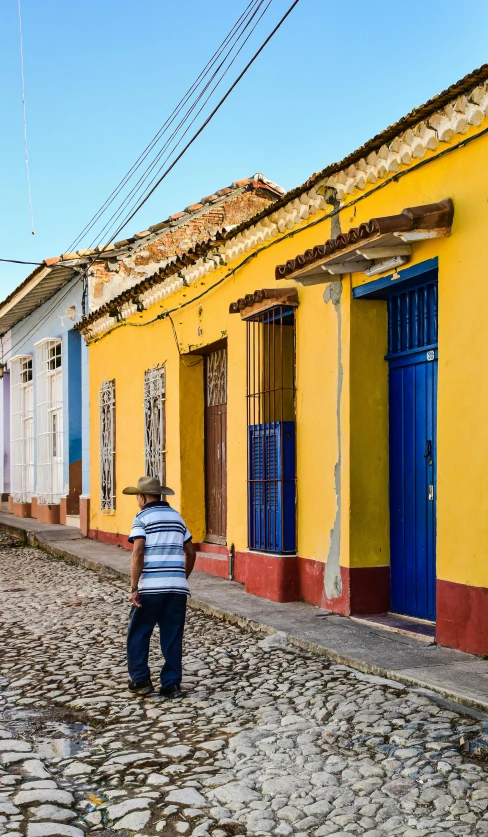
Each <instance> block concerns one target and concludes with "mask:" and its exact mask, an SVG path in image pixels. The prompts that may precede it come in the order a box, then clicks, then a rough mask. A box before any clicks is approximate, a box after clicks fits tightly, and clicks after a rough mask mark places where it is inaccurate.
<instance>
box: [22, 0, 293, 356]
mask: <svg viewBox="0 0 488 837" xmlns="http://www.w3.org/2000/svg"><path fill="white" fill-rule="evenodd" d="M270 2H271V0H270ZM298 3H299V0H294V2H293V3H292V4H291V6H290V7H289V8H288V10H287V11H286V12H285V14H284V15H283V16H282V17H281V19H280V20H279V21H278V23H277V24H276V26H275V27H274V29H273V30H272V31H271V32H270V34H269V35H268V36H267V38H266V39H265V40H264V41H263V43H262V44H261V46H260V47H259V48H258V49H257V50H256V52H255V53H254V55H253V56H252V58H251V59H250V60H249V61H248V63H247V64H246V66H245V67H244V69H243V70H242V71H241V72H240V73H239V75H238V76H237V78H236V79H235V80H234V82H233V83H232V84H231V86H230V87H229V89H228V90H227V92H226V93H225V94H224V96H222V98H221V99H220V101H219V102H218V103H217V105H216V106H215V108H214V109H213V110H212V112H211V113H210V114H209V116H208V117H207V118H206V119H205V121H204V122H203V124H202V125H201V126H200V127H199V128H198V130H197V131H196V132H195V133H194V134H193V136H192V138H191V139H190V140H189V142H188V143H187V144H186V145H185V147H184V148H183V149H182V150H181V151H180V153H179V154H178V156H177V157H176V158H175V160H173V162H172V163H171V164H170V165H169V166H168V167H167V169H166V170H165V171H164V172H163V174H162V175H161V177H160V178H159V179H158V180H157V182H156V183H155V184H154V185H153V186H152V187H151V189H150V190H149V191H148V192H147V194H146V195H145V197H144V198H143V199H142V200H141V201H140V202H139V204H138V205H137V206H136V207H135V209H134V210H133V211H132V213H131V214H130V216H129V217H128V218H126V219H125V220H124V221H123V223H122V226H119V228H118V229H117V230H116V231H115V233H114V234H113V235H112V237H111V238H110V240H109V241H108V242H107V243H106V244H105V245H104V247H103V248H102V249H101V250H100V251H99V252H98V253H97V254H96V255H95V256H94V257H92V258H91V259H89V260H88V262H87V264H85V266H84V268H83V271H82V272H81V273H79V274H78V276H77V278H80V277H81V278H82V279H83V281H85V280H86V278H87V275H88V270H89V269H90V267H91V265H92V264H93V263H94V262H95V261H98V260H99V259H100V257H101V255H102V254H103V253H104V252H105V250H106V249H107V247H108V246H109V245H110V244H111V243H112V241H113V240H114V239H115V238H116V237H117V236H118V234H119V233H120V231H121V230H122V229H123V227H124V226H125V225H126V224H127V223H128V222H129V221H131V220H132V218H134V216H135V215H136V214H137V212H138V211H139V209H141V207H142V206H143V205H144V204H145V203H146V202H147V200H149V198H150V196H151V195H152V194H153V193H154V192H155V191H156V189H157V188H158V186H159V185H160V184H161V183H162V181H163V180H164V179H165V177H167V175H168V174H169V172H170V171H171V170H172V169H173V168H174V167H175V165H176V164H177V163H178V161H179V160H181V158H182V157H183V156H184V154H185V153H186V152H187V151H188V149H189V148H190V147H191V145H193V143H194V142H195V140H196V139H197V138H198V137H199V136H200V134H201V133H202V131H203V130H204V129H205V128H206V126H207V125H208V124H209V122H210V121H211V120H212V119H213V117H214V116H215V115H216V113H217V112H218V111H219V110H220V108H221V107H222V105H223V104H224V102H225V101H226V100H227V99H228V97H229V96H230V94H231V93H232V91H233V90H234V89H235V87H237V85H238V84H239V82H240V81H241V79H242V78H243V77H244V75H245V74H246V72H247V71H248V70H249V68H250V67H251V66H252V64H253V63H254V62H255V61H256V59H257V58H258V56H259V55H260V54H261V52H262V51H263V49H264V48H265V47H266V46H267V44H268V43H269V42H270V40H271V39H272V38H273V36H274V35H275V34H276V32H277V31H278V30H279V29H280V27H281V26H282V25H283V23H284V22H285V20H286V19H287V17H288V16H289V15H290V14H291V12H292V11H293V9H294V8H295V6H297V5H298ZM268 6H269V3H268ZM263 14H264V13H263ZM70 288H71V283H69V286H68V288H67V290H66V292H65V293H64V294H63V296H62V297H61V298H60V299H57V300H56V302H55V303H54V305H53V306H52V308H51V309H50V310H49V311H48V312H46V314H45V315H43V316H42V317H41V318H40V320H39V321H38V322H37V323H36V325H35V326H33V327H32V328H31V329H30V331H29V332H28V334H27V335H24V336H23V338H22V342H24V341H25V339H26V337H27V336H28V335H29V334H30V333H31V332H32V331H33V330H34V328H36V327H37V326H38V325H39V323H40V322H42V321H43V320H44V319H45V318H46V317H47V316H49V314H50V313H51V312H52V311H53V310H54V308H55V307H56V306H57V305H58V304H59V302H61V301H62V300H63V299H64V298H65V297H66V296H67V294H68V292H69V290H70ZM158 319H159V318H158Z"/></svg>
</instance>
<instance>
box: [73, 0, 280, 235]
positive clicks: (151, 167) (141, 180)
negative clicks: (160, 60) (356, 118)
mask: <svg viewBox="0 0 488 837" xmlns="http://www.w3.org/2000/svg"><path fill="white" fill-rule="evenodd" d="M271 2H272V0H269V2H268V4H267V6H266V7H265V9H264V11H263V12H262V13H261V15H260V16H259V18H258V20H257V21H256V23H255V24H254V26H253V27H252V29H251V31H250V32H249V34H248V35H247V37H246V38H245V40H244V41H243V42H242V43H241V45H240V47H239V49H238V50H237V52H236V54H235V55H234V57H233V58H232V60H231V61H230V63H229V64H228V66H227V67H226V68H225V70H224V71H223V72H222V74H221V76H220V78H219V79H218V80H217V82H216V83H215V84H214V86H213V88H212V89H211V90H210V92H209V93H208V95H207V97H206V99H205V101H204V102H203V104H202V105H201V107H200V108H199V109H198V111H197V112H196V114H195V116H194V117H193V119H192V120H191V122H190V123H189V125H187V127H186V129H185V130H184V132H183V134H182V135H181V136H180V137H179V139H178V140H177V141H176V142H175V143H174V145H173V147H172V148H171V150H170V151H169V153H168V154H167V156H166V157H165V159H164V160H163V163H162V164H161V166H160V167H159V168H158V170H157V172H156V175H155V177H153V179H152V180H151V182H150V184H149V185H152V184H153V183H154V181H155V179H156V177H157V174H158V173H159V172H160V171H161V170H162V168H163V167H164V165H165V164H166V163H167V162H168V160H169V159H170V158H171V155H172V154H173V153H174V152H175V150H176V149H177V148H178V146H179V145H180V144H181V142H182V141H183V138H184V137H185V136H186V134H187V133H188V131H189V130H190V128H191V126H192V125H193V124H194V123H195V121H196V119H197V118H198V116H199V115H200V113H201V112H202V110H203V109H204V107H205V105H206V104H207V103H208V101H209V100H210V98H211V97H212V95H213V94H214V93H215V90H216V89H217V87H218V86H219V85H220V84H221V82H222V81H223V79H224V77H225V76H226V75H227V73H228V72H229V70H230V68H231V67H232V65H233V64H234V62H235V60H236V59H237V57H238V55H239V54H240V52H241V51H242V49H243V48H244V46H245V44H246V43H247V41H248V40H249V38H250V37H251V35H252V33H253V32H254V30H255V29H256V26H257V25H258V24H259V22H260V20H261V19H262V17H263V15H264V14H265V13H266V11H267V9H268V8H269V6H270V5H271ZM263 3H264V0H257V2H256V3H255V7H254V9H253V10H252V14H251V15H250V17H249V18H248V20H247V21H246V24H245V26H244V28H243V30H242V32H241V33H240V35H239V37H238V39H237V40H236V42H235V43H234V44H233V45H232V46H231V48H230V49H229V50H228V51H227V54H226V55H225V56H224V58H223V60H222V61H221V62H220V64H219V65H218V67H217V68H216V69H215V70H214V72H213V73H212V75H211V77H210V79H209V81H208V82H207V84H206V85H205V87H204V88H203V90H201V91H200V93H199V95H198V96H197V98H196V100H195V101H194V102H193V104H192V105H191V107H190V108H189V109H188V111H187V112H186V113H185V115H184V116H183V118H182V119H181V120H180V122H179V124H178V125H177V127H176V128H175V129H174V131H173V133H172V134H171V135H170V136H169V137H168V139H167V140H166V142H165V143H164V145H163V147H162V148H161V149H160V150H159V152H158V153H157V155H156V157H155V158H154V160H153V161H152V162H151V163H150V165H149V166H148V167H147V168H146V170H145V171H144V172H143V174H142V175H141V177H140V178H139V180H138V181H137V183H136V184H135V185H134V186H133V187H132V189H131V191H130V192H129V193H128V195H127V196H126V197H125V198H124V199H123V201H122V203H121V204H120V206H119V207H118V208H117V209H116V210H115V212H114V213H113V214H112V216H111V217H110V218H109V219H108V221H107V222H106V223H105V225H104V227H103V228H102V229H101V230H100V232H99V233H98V235H97V237H96V238H95V239H94V240H93V241H92V242H91V243H90V245H89V247H88V249H94V248H95V246H96V245H97V243H99V242H100V241H101V239H102V238H103V237H104V236H105V235H108V234H109V231H110V229H111V227H113V222H118V221H119V219H120V217H121V216H122V215H123V213H124V211H126V210H127V207H128V205H129V202H130V201H131V199H132V202H131V203H130V208H129V212H130V211H131V210H132V208H133V207H134V205H135V203H136V201H137V194H138V193H141V194H142V192H143V186H144V184H145V183H146V181H147V180H148V178H149V176H150V174H151V172H152V171H153V170H154V169H155V168H156V166H157V165H158V163H159V162H160V160H161V158H162V156H163V154H164V153H165V151H167V149H168V147H169V145H170V144H171V142H172V141H173V140H174V139H175V137H177V135H178V132H179V131H180V130H181V129H182V128H183V126H184V125H185V122H187V121H188V119H189V118H190V116H191V114H192V112H193V111H194V109H195V108H196V107H197V105H198V104H199V102H200V101H201V99H202V98H203V96H204V94H205V93H206V91H207V90H208V88H209V87H210V85H211V84H212V82H213V81H214V79H215V78H216V77H217V75H218V73H219V71H220V70H221V69H222V67H223V66H224V64H225V62H226V61H227V59H228V58H229V56H230V55H231V53H232V51H233V50H234V49H235V48H236V46H237V44H238V43H239V39H241V38H242V36H243V35H244V33H245V31H246V29H248V28H249V26H250V24H251V22H252V20H253V19H254V17H255V16H256V14H257V13H258V11H259V9H260V8H261V6H262V5H263ZM126 217H127V216H126ZM126 223H127V220H125V219H124V220H123V221H122V222H121V223H120V225H119V227H118V230H117V233H116V236H118V234H119V232H120V231H121V230H122V229H123V228H124V226H125V225H126ZM116 236H115V237H116Z"/></svg>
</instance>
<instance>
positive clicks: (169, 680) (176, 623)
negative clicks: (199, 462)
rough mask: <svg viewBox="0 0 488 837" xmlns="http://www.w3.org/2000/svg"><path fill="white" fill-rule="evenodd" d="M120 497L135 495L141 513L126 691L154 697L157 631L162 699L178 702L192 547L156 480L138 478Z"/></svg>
mask: <svg viewBox="0 0 488 837" xmlns="http://www.w3.org/2000/svg"><path fill="white" fill-rule="evenodd" d="M122 493H123V494H136V495H137V502H138V504H139V508H140V509H141V511H140V512H139V513H138V514H136V516H135V518H134V523H133V524H132V529H131V533H130V536H129V543H132V544H133V548H132V560H131V581H130V583H131V589H130V600H131V603H132V610H131V615H130V619H129V629H128V633H127V663H128V668H129V676H130V681H129V691H130V692H131V694H133V695H147V694H149V693H150V692H152V691H153V685H152V683H151V674H150V671H149V666H148V657H149V643H150V641H151V635H152V632H153V630H154V628H155V626H156V624H157V625H158V626H159V638H160V643H161V651H162V653H163V657H164V660H165V662H164V665H163V667H162V669H161V689H160V694H161V695H163V696H164V697H166V698H180V697H182V691H181V677H182V654H183V629H184V627H185V615H186V598H187V596H189V594H190V590H189V587H188V581H187V579H188V577H189V575H190V573H191V571H192V570H193V567H194V565H195V557H196V552H195V547H194V545H193V543H192V540H191V535H190V533H189V531H188V529H187V528H186V525H185V523H184V521H183V519H182V517H181V515H179V514H178V512H177V511H176V510H175V509H172V508H171V506H170V505H169V503H167V502H166V501H165V500H162V499H161V498H162V497H165V496H168V495H171V494H174V491H172V490H171V488H167V487H166V486H164V485H161V484H160V482H159V480H158V479H156V478H155V477H141V478H140V480H139V481H138V483H137V486H129V487H128V488H124V490H123V492H122Z"/></svg>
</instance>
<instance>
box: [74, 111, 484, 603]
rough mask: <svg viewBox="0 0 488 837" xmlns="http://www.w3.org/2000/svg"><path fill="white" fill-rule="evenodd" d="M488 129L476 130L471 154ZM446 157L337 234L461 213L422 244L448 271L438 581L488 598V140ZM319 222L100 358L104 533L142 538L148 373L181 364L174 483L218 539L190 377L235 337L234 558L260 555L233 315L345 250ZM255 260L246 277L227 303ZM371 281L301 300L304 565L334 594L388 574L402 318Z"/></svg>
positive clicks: (355, 214)
mask: <svg viewBox="0 0 488 837" xmlns="http://www.w3.org/2000/svg"><path fill="white" fill-rule="evenodd" d="M487 122H488V120H485V122H484V123H483V125H482V126H480V127H479V128H471V129H469V130H468V131H467V133H466V134H465V139H468V138H469V137H470V136H473V135H474V134H476V133H477V132H478V131H480V130H482V129H483V128H485V127H486V123H487ZM456 140H457V141H458V142H459V137H457V138H456ZM454 144H455V143H454V142H453V143H452V146H454ZM443 148H444V153H443V154H436V153H435V152H428V153H427V155H426V156H425V158H424V159H423V160H422V163H421V164H419V163H418V162H416V161H415V160H414V161H413V162H412V163H411V164H410V165H409V166H402V168H401V171H400V172H399V175H401V176H398V175H397V176H392V177H390V179H389V181H388V183H387V184H386V186H385V187H384V188H383V184H384V183H385V181H381V182H378V183H377V184H376V185H375V186H371V185H370V184H368V188H369V192H368V191H367V190H364V191H363V192H356V193H354V194H353V195H351V196H349V197H348V205H346V206H345V207H344V208H342V209H341V211H340V213H339V216H338V217H337V216H336V218H335V228H334V234H337V232H338V229H337V221H338V220H339V224H340V229H342V230H344V231H345V230H347V229H349V228H350V227H351V226H357V225H358V224H359V223H360V222H362V221H367V220H369V219H370V218H372V217H375V216H381V215H391V214H395V213H398V212H401V211H402V210H403V209H404V208H405V207H408V206H416V205H419V204H425V203H432V202H435V201H439V200H442V199H444V198H447V197H450V198H452V200H453V201H454V206H455V215H454V225H453V231H452V236H451V237H450V238H445V239H433V240H430V241H421V242H417V243H415V245H414V255H413V257H412V259H411V262H410V265H413V264H416V263H420V262H422V261H424V260H427V259H430V258H433V257H438V259H439V393H438V463H437V480H438V496H437V531H438V540H437V575H438V578H440V579H445V580H448V581H454V582H458V583H462V584H467V585H475V586H476V585H478V586H483V587H488V538H487V535H488V491H487V490H486V487H485V473H486V462H487V459H488V440H487V435H486V431H485V428H486V414H487V409H488V376H487V375H486V372H485V370H486V367H487V361H488V347H487V346H486V345H485V341H484V332H485V319H486V313H485V307H486V306H485V303H484V298H485V296H484V288H485V262H486V256H485V255H484V231H485V230H486V225H487V221H488V201H487V198H488V173H487V167H486V159H487V154H488V139H487V137H485V136H483V137H481V138H479V139H476V141H474V142H471V143H469V144H466V145H465V146H464V147H461V148H458V149H456V150H454V151H453V152H452V153H448V154H446V153H445V146H444V147H443ZM426 161H428V162H427V163H426ZM330 209H332V206H331V207H330ZM326 214H327V212H321V213H320V216H325V215H326ZM320 216H316V217H315V219H314V223H313V224H309V225H308V226H307V222H304V223H302V225H301V227H295V228H294V229H293V235H292V236H290V235H288V237H284V236H278V237H275V238H274V239H272V240H271V241H270V242H266V244H265V246H264V248H262V249H261V250H260V251H258V250H256V251H250V252H249V253H247V254H246V255H245V257H242V256H241V257H240V259H236V260H235V262H233V263H232V264H227V265H226V266H223V267H221V268H219V269H218V270H216V271H214V272H213V273H212V275H211V276H209V277H206V278H205V279H203V280H201V281H198V282H197V283H195V284H194V285H193V286H192V287H190V288H182V289H181V290H180V291H178V292H177V293H175V294H174V295H172V296H170V297H169V298H167V299H166V300H165V301H164V302H163V303H162V304H158V305H154V306H152V307H151V308H150V309H149V310H147V311H144V312H142V313H140V314H136V315H134V316H133V317H131V318H130V320H128V321H127V324H125V325H120V326H118V327H115V328H114V329H113V330H112V332H110V333H108V334H105V335H102V336H101V337H100V338H98V339H97V340H95V341H93V342H92V343H91V344H90V346H89V356H90V402H91V418H90V427H91V482H92V492H91V497H92V503H91V508H92V517H91V528H93V529H100V530H103V531H105V532H114V533H120V534H127V533H128V531H129V528H130V524H131V521H132V518H133V515H134V514H135V512H136V511H137V507H136V506H135V502H134V500H131V498H130V497H124V496H123V495H122V494H121V490H122V488H123V487H124V485H127V484H129V483H134V481H135V480H137V478H138V477H139V476H141V475H142V473H143V468H144V429H143V379H144V370H145V369H148V368H150V367H152V366H155V365H157V364H161V363H163V362H166V364H167V396H166V397H167V400H166V439H167V481H168V483H169V484H170V485H172V486H173V488H174V489H175V491H176V498H175V504H176V505H177V506H181V508H182V510H183V512H184V515H185V517H186V519H187V523H188V525H189V527H190V528H191V530H192V533H193V536H194V539H195V540H199V539H200V538H202V537H203V536H204V533H205V521H204V502H203V478H202V474H203V448H202V444H201V442H200V441H198V440H199V439H201V434H202V430H203V391H202V390H203V384H202V381H203V378H202V376H201V374H200V373H199V372H198V367H196V368H195V369H193V370H190V369H189V368H188V367H187V366H186V365H185V364H188V362H189V358H190V359H191V358H192V356H191V355H188V354H187V353H188V352H189V351H193V352H198V349H199V348H200V347H202V346H208V345H210V344H212V343H214V342H216V341H218V340H220V339H222V338H223V337H226V338H227V341H228V363H229V366H228V372H229V374H228V477H227V478H228V527H227V543H228V544H230V543H233V544H235V548H236V550H237V551H239V550H245V549H246V547H247V514H246V506H247V495H246V469H247V461H246V405H245V394H246V364H245V326H244V323H243V322H242V321H241V319H240V317H239V315H229V313H228V308H229V304H230V303H231V302H233V301H235V300H236V299H237V298H238V297H242V296H244V295H245V294H246V293H251V292H253V291H254V290H256V289H259V288H266V287H273V288H275V287H289V286H290V285H292V284H293V283H292V282H291V281H286V280H284V281H280V282H276V280H275V278H274V271H275V266H276V265H277V264H280V263H283V262H285V261H286V260H287V259H289V258H292V257H294V256H295V255H296V254H297V253H300V252H304V251H305V250H306V249H307V248H309V247H312V246H314V245H316V244H319V243H323V242H324V241H325V240H326V239H327V238H328V237H330V235H331V219H330V218H326V219H325V220H323V222H321V223H318V224H317V223H315V222H316V221H317V218H319V217H320ZM270 245H271V246H270ZM254 254H255V255H256V257H255V258H253V255H254ZM244 260H245V264H244V265H243V266H242V267H240V268H239V270H237V271H236V272H235V273H234V274H233V275H232V276H229V277H228V278H226V279H225V280H224V281H222V283H221V284H219V285H218V286H217V287H215V288H214V289H212V286H214V285H215V284H217V283H218V282H219V280H221V279H223V278H224V277H225V276H226V274H228V273H229V271H230V270H231V269H232V268H233V267H235V266H236V265H237V264H239V263H240V262H242V261H244ZM410 265H409V266H410ZM331 278H332V277H331ZM336 281H337V280H334V283H332V284H335V282H336ZM365 281H369V280H368V279H366V277H364V276H363V275H362V274H355V275H354V276H353V277H350V276H345V277H343V278H342V280H341V286H340V288H339V289H337V288H336V289H334V288H333V287H332V285H331V283H329V284H326V285H315V286H309V287H302V286H300V285H299V286H298V292H299V300H300V305H299V308H298V310H297V319H296V323H297V325H296V376H297V395H296V419H297V485H298V491H297V521H298V554H299V555H300V556H301V557H302V558H309V559H314V560H316V561H318V562H322V563H323V562H331V563H329V571H328V572H329V579H328V580H327V572H326V578H325V583H326V585H327V584H328V583H329V584H330V585H331V588H330V589H331V590H333V589H334V585H335V586H336V587H337V586H340V581H339V566H342V567H353V568H367V567H384V566H385V565H388V563H389V509H388V370H387V363H386V361H385V360H384V356H385V354H386V342H387V316H386V306H385V304H384V303H382V302H371V301H364V300H354V299H352V287H353V286H355V285H357V284H358V283H362V282H365ZM324 292H325V299H324ZM192 300H194V301H192ZM164 311H171V312H172V314H171V316H172V320H173V324H174V332H175V333H174V332H173V326H172V323H171V321H170V319H169V318H166V319H163V320H158V321H156V322H154V323H152V324H149V321H151V320H153V319H154V317H156V316H157V315H159V314H161V313H163V312H164ZM146 323H148V324H147V325H144V324H146ZM141 326H144V327H141ZM175 335H176V336H175ZM180 353H181V354H182V355H183V357H180ZM193 360H195V358H194V357H193ZM104 378H106V379H111V378H115V380H116V404H117V470H116V484H117V508H116V511H115V513H114V514H113V515H104V516H102V515H101V514H100V513H99V511H98V509H99V456H98V451H99V441H98V434H99V416H98V391H99V387H100V385H101V383H102V381H103V380H104ZM180 445H181V446H182V447H181V449H182V451H183V458H182V459H180Z"/></svg>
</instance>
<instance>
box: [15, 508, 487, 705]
mask: <svg viewBox="0 0 488 837" xmlns="http://www.w3.org/2000/svg"><path fill="white" fill-rule="evenodd" d="M0 531H3V532H6V533H7V534H11V535H17V536H19V537H21V538H22V539H23V541H24V543H25V544H28V545H29V546H33V547H36V548H37V549H42V550H44V551H45V552H48V553H49V554H50V555H52V556H53V557H55V558H60V559H61V560H64V561H67V562H68V563H70V564H76V565H77V566H81V567H84V568H85V569H87V570H92V571H93V572H96V573H100V574H102V575H108V576H112V577H115V578H120V579H123V580H124V581H127V580H128V579H129V574H128V573H126V572H123V571H121V570H118V569H116V568H115V567H110V566H108V565H107V564H103V563H99V562H98V561H94V560H92V559H89V558H84V557H82V556H79V555H75V554H74V553H73V552H70V551H69V550H67V549H65V548H61V547H57V546H55V545H54V544H52V543H50V542H49V540H44V538H43V537H42V533H41V532H39V531H38V532H35V531H31V532H30V531H28V530H26V529H24V528H22V526H20V525H14V524H11V523H4V522H3V521H2V522H0ZM82 539H83V537H81V538H80V539H79V540H82ZM76 540H78V539H76ZM94 543H96V541H94ZM188 606H189V607H191V608H192V610H197V611H199V612H201V613H205V614H206V615H207V616H212V617H214V618H216V619H220V620H221V621H224V622H228V623H229V624H231V625H238V626H239V627H241V628H245V629H247V630H251V631H259V632H260V633H264V634H274V633H276V630H275V629H274V628H271V627H270V626H269V625H266V624H264V623H262V622H256V621H255V620H253V619H247V618H246V617H244V616H239V615H238V614H237V613H232V612H231V611H228V610H223V609H222V608H220V607H216V606H215V605H210V604H208V603H207V602H204V601H201V600H199V599H195V598H193V597H191V598H189V600H188ZM285 635H286V638H287V640H288V642H290V643H291V644H292V645H295V646H296V647H298V648H301V649H302V650H304V651H309V652H311V653H313V654H317V655H320V656H324V657H327V658H328V659H329V660H332V661H333V662H334V663H337V664H340V665H345V666H348V667H350V668H352V669H354V670H356V671H360V672H362V673H363V674H370V675H374V676H376V677H382V678H384V679H386V680H390V681H391V680H393V681H396V682H397V683H399V684H400V683H401V684H402V685H404V686H413V687H414V688H416V689H421V690H422V692H423V693H424V694H427V695H431V696H432V698H433V699H435V698H436V696H438V695H441V696H442V698H441V699H444V701H447V702H449V705H450V707H451V708H452V709H454V711H456V710H457V711H460V708H461V707H465V708H466V709H467V710H468V713H467V714H469V715H473V716H475V717H480V715H481V717H482V719H486V716H488V702H485V701H480V700H476V699H472V698H469V697H467V696H466V695H461V694H459V693H458V692H455V691H453V690H452V689H449V688H444V687H442V686H440V685H437V684H435V685H434V684H432V683H426V682H425V681H424V680H420V679H417V678H415V677H411V676H405V675H403V674H401V672H398V671H391V670H390V669H386V668H383V667H382V666H377V665H374V664H372V663H364V662H362V661H361V660H357V659H355V658H354V657H351V656H349V655H348V654H339V653H337V652H336V651H331V650H330V649H328V648H326V647H325V646H323V645H318V644H317V643H315V642H308V641H306V640H303V639H300V638H299V637H296V636H294V635H293V634H292V633H288V632H286V633H285Z"/></svg>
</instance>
